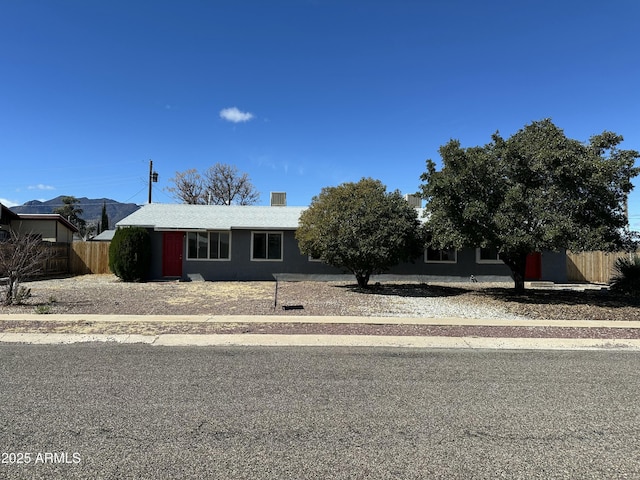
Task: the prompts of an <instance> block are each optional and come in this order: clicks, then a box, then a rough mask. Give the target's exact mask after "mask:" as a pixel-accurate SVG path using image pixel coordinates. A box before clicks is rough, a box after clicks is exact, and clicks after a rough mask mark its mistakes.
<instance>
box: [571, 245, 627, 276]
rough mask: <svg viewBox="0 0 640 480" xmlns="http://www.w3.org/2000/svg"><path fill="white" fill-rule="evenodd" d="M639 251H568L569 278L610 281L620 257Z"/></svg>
mask: <svg viewBox="0 0 640 480" xmlns="http://www.w3.org/2000/svg"><path fill="white" fill-rule="evenodd" d="M637 254H638V253H635V254H634V253H633V252H632V253H628V252H627V253H625V252H580V253H573V252H567V280H568V281H570V282H590V283H609V281H610V280H611V277H612V276H613V273H614V272H613V267H614V265H615V263H616V260H617V259H618V258H622V257H633V255H637Z"/></svg>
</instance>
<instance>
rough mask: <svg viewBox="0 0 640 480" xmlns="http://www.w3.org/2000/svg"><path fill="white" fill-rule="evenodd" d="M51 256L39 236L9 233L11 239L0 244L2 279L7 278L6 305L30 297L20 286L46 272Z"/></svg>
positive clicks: (0, 273) (0, 271)
mask: <svg viewBox="0 0 640 480" xmlns="http://www.w3.org/2000/svg"><path fill="white" fill-rule="evenodd" d="M50 255H51V252H50V251H49V249H48V248H46V245H45V244H43V242H42V241H41V239H40V237H39V236H38V235H25V234H21V233H17V232H15V231H13V230H10V231H9V239H8V240H7V241H4V242H2V243H0V277H5V282H6V284H5V291H4V295H3V303H4V305H11V304H14V303H21V302H22V300H23V299H24V298H25V297H27V296H28V295H29V291H25V290H24V289H23V288H22V287H20V284H21V283H22V282H23V281H25V280H27V279H29V278H31V277H33V276H36V275H38V274H40V273H42V272H43V271H44V266H45V262H46V261H47V259H48V258H49V256H50Z"/></svg>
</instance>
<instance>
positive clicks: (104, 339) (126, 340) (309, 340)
mask: <svg viewBox="0 0 640 480" xmlns="http://www.w3.org/2000/svg"><path fill="white" fill-rule="evenodd" d="M89 342H100V343H119V344H132V343H142V344H148V345H151V346H163V347H180V346H199V347H216V346H218V347H219V346H275V347H285V346H286V347H397V348H462V349H500V350H616V351H640V339H620V340H611V339H584V338H583V339H566V338H485V337H415V336H376V335H270V334H257V335H256V334H230V335H225V334H221V335H172V334H168V335H157V336H153V335H84V334H42V333H5V334H0V343H28V344H35V345H62V344H65V345H66V344H72V343H89Z"/></svg>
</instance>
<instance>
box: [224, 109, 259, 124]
mask: <svg viewBox="0 0 640 480" xmlns="http://www.w3.org/2000/svg"><path fill="white" fill-rule="evenodd" d="M220 118H222V119H223V120H227V121H228V122H233V123H242V122H248V121H249V120H251V119H252V118H254V115H253V113H249V112H242V111H240V110H238V109H237V108H236V107H231V108H224V109H222V110H220Z"/></svg>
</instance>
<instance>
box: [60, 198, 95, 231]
mask: <svg viewBox="0 0 640 480" xmlns="http://www.w3.org/2000/svg"><path fill="white" fill-rule="evenodd" d="M61 200H62V206H61V207H58V208H55V209H54V210H53V213H58V214H60V215H62V216H63V217H64V218H66V219H67V220H69V222H71V223H72V224H73V225H75V226H76V227H77V228H78V230H79V231H80V232H83V231H84V229H85V226H86V223H87V222H86V221H85V220H83V219H82V218H81V217H80V215H82V213H83V212H84V210H83V209H82V208H80V206H79V205H80V200H78V199H77V198H76V197H73V196H64V197H62V198H61Z"/></svg>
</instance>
